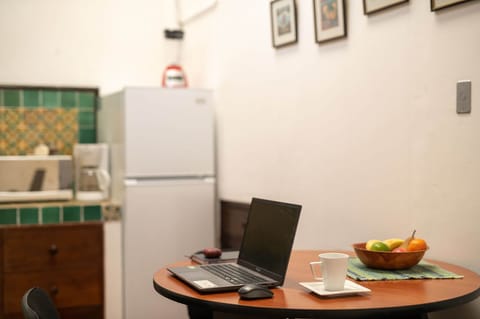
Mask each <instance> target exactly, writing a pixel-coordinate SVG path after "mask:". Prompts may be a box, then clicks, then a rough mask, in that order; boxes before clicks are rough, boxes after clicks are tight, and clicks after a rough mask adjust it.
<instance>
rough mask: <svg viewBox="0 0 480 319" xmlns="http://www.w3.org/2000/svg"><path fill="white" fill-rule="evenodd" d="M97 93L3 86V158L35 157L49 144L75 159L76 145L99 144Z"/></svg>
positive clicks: (0, 121)
mask: <svg viewBox="0 0 480 319" xmlns="http://www.w3.org/2000/svg"><path fill="white" fill-rule="evenodd" d="M97 96H98V93H97V90H96V89H82V88H79V89H74V88H72V89H70V88H68V89H57V88H34V87H33V88H32V87H26V88H24V89H23V88H18V89H17V88H9V87H3V88H2V87H1V86H0V155H27V154H32V153H33V150H34V148H35V147H36V146H37V145H38V144H41V143H43V144H46V145H48V146H49V147H50V148H51V149H52V150H54V151H55V153H56V154H67V155H71V154H72V152H73V145H74V144H76V143H96V141H97V131H96V103H97Z"/></svg>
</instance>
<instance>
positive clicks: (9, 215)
mask: <svg viewBox="0 0 480 319" xmlns="http://www.w3.org/2000/svg"><path fill="white" fill-rule="evenodd" d="M120 218H121V213H120V207H119V206H118V205H115V204H112V203H110V202H80V201H67V202H41V203H40V202H39V203H10V204H1V205H0V225H32V224H34V225H35V224H62V223H72V222H80V223H81V222H88V221H114V220H119V219H120Z"/></svg>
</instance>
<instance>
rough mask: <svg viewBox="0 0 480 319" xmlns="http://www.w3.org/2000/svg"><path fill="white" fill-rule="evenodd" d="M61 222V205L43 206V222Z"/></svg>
mask: <svg viewBox="0 0 480 319" xmlns="http://www.w3.org/2000/svg"><path fill="white" fill-rule="evenodd" d="M58 223H60V207H43V208H42V224H58Z"/></svg>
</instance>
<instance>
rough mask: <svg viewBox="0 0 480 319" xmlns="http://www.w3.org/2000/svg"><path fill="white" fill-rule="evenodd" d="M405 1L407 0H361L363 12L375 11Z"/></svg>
mask: <svg viewBox="0 0 480 319" xmlns="http://www.w3.org/2000/svg"><path fill="white" fill-rule="evenodd" d="M406 2H408V0H363V13H364V14H371V13H375V12H378V11H381V10H384V9H387V8H390V7H393V6H397V5H400V4H402V3H406Z"/></svg>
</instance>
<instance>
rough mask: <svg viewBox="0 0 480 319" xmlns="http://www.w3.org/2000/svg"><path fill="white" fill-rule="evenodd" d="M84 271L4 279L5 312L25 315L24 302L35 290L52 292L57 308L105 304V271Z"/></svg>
mask: <svg viewBox="0 0 480 319" xmlns="http://www.w3.org/2000/svg"><path fill="white" fill-rule="evenodd" d="M101 268H102V267H99V266H98V265H97V266H96V267H88V266H87V267H81V268H72V269H66V270H60V271H55V272H51V271H48V272H27V273H11V274H9V275H8V276H5V277H4V283H3V296H4V309H3V310H4V312H5V313H16V312H21V308H20V300H21V298H22V296H23V294H24V293H25V292H26V291H27V290H28V289H29V288H31V287H34V286H37V287H41V288H43V289H45V291H47V292H50V295H51V297H52V299H53V301H54V302H55V305H56V306H57V308H73V307H85V306H98V305H102V304H103V269H101Z"/></svg>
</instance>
